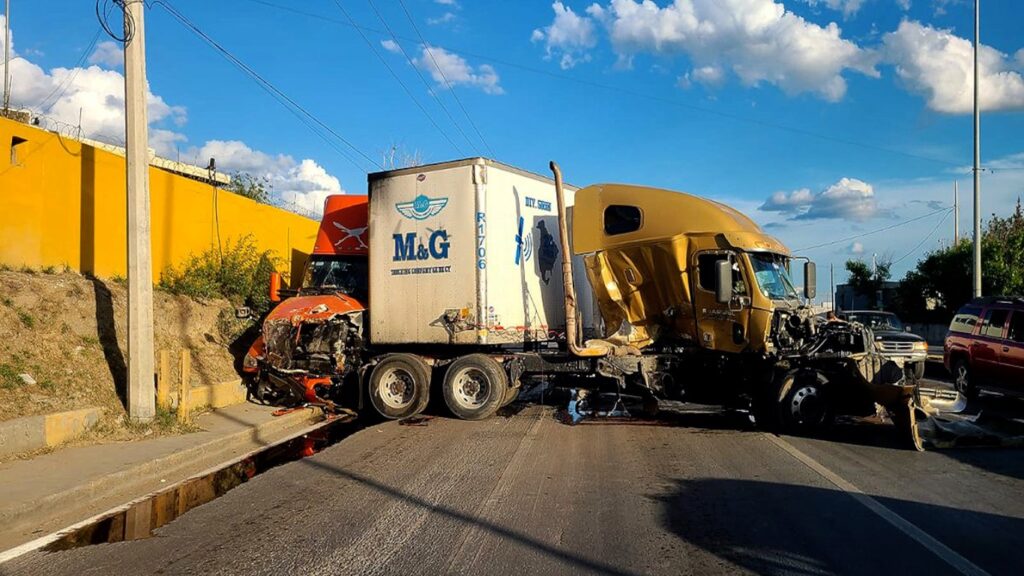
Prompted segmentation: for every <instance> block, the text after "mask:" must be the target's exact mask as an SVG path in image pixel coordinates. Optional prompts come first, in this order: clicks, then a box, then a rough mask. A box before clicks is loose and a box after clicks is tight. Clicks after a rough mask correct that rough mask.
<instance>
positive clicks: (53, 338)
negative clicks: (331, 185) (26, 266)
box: [0, 271, 238, 427]
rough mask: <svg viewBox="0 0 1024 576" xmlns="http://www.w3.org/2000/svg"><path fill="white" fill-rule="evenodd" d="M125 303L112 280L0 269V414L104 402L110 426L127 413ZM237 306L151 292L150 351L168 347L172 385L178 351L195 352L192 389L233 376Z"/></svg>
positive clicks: (2, 417) (124, 294)
mask: <svg viewBox="0 0 1024 576" xmlns="http://www.w3.org/2000/svg"><path fill="white" fill-rule="evenodd" d="M126 301H127V290H126V287H125V286H124V285H122V284H119V283H117V282H113V281H103V280H98V279H91V278H86V277H84V276H81V275H79V274H76V273H73V272H62V273H53V274H46V273H42V272H13V271H0V420H7V419H11V418H17V417H20V416H29V415H35V414H46V413H51V412H58V411H61V410H71V409H75V408H82V407H85V406H100V407H103V408H105V409H106V418H105V420H106V421H107V424H110V423H115V427H116V423H117V422H119V421H120V419H121V417H122V416H123V415H124V408H123V405H122V403H121V401H120V399H119V394H123V386H124V379H125V358H126V356H125V340H126V335H127V334H126V329H127V328H126V319H127V312H126V308H125V306H126ZM233 312H234V309H233V308H232V307H231V305H230V304H229V303H228V302H226V301H224V300H214V301H209V302H196V301H194V300H192V299H190V298H188V297H184V296H173V295H170V294H166V293H162V292H159V291H158V292H156V293H155V295H154V318H155V324H156V327H155V331H156V349H157V350H158V351H159V350H169V351H170V353H171V359H172V360H171V364H172V373H173V380H172V381H174V382H177V378H178V375H177V366H178V358H179V356H180V351H181V350H182V349H188V350H190V351H191V354H192V378H191V383H192V385H193V386H198V385H202V384H209V383H215V382H223V381H227V380H232V379H234V378H237V377H238V375H237V373H236V372H235V370H234V358H233V357H232V355H231V353H230V352H229V350H228V346H229V344H230V340H231V336H226V335H225V334H224V333H225V332H230V331H231V328H232V327H233V326H232V325H233V324H235V321H234V318H233ZM20 374H29V375H30V376H31V379H32V380H34V381H35V383H34V384H33V383H26V382H24V381H23V380H22V378H21V377H20V376H19V375H20Z"/></svg>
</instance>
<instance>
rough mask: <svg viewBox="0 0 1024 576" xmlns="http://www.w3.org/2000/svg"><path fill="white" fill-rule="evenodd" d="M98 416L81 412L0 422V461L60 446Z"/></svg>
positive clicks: (86, 410) (91, 411)
mask: <svg viewBox="0 0 1024 576" xmlns="http://www.w3.org/2000/svg"><path fill="white" fill-rule="evenodd" d="M102 414H103V410H102V409H101V408H82V409H81V410H70V411H68V412H57V413H56V414H46V415H42V416H26V417H24V418H15V419H13V420H8V421H6V422H0V458H3V457H7V456H14V455H17V454H23V453H25V452H32V451H34V450H39V449H42V448H52V447H54V446H58V445H60V444H63V443H64V442H67V441H68V440H72V439H74V438H76V437H78V436H81V435H82V433H83V432H85V431H86V430H88V429H89V428H91V427H92V426H93V425H94V424H96V422H98V421H99V419H100V416H101V415H102Z"/></svg>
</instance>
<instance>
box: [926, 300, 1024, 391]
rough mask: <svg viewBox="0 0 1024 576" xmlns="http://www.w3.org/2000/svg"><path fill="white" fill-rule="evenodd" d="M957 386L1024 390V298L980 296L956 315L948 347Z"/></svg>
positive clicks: (948, 365)
mask: <svg viewBox="0 0 1024 576" xmlns="http://www.w3.org/2000/svg"><path fill="white" fill-rule="evenodd" d="M944 361H945V364H946V369H948V370H949V371H950V373H951V374H953V381H954V383H955V384H956V389H957V390H958V391H959V392H961V393H963V394H964V395H967V396H971V395H975V394H977V393H978V391H979V390H980V389H981V388H988V389H992V390H998V391H1000V392H1004V393H1011V394H1022V393H1024V298H1019V297H1016V298H1005V297H989V298H976V299H974V300H973V301H971V302H970V303H968V304H966V305H964V306H963V307H962V308H960V310H959V311H958V312H957V313H956V316H954V317H953V322H952V323H950V325H949V332H948V333H947V334H946V345H945V347H944Z"/></svg>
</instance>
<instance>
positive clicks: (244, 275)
mask: <svg viewBox="0 0 1024 576" xmlns="http://www.w3.org/2000/svg"><path fill="white" fill-rule="evenodd" d="M273 271H274V259H273V257H272V256H271V252H270V251H269V250H267V251H264V252H260V251H259V249H258V248H257V247H256V243H255V241H254V240H253V238H252V236H244V237H242V238H241V239H239V240H238V241H237V242H234V243H232V242H231V241H230V240H228V242H227V245H226V246H225V247H224V250H223V252H221V251H218V250H216V249H212V250H207V251H205V252H203V253H202V254H198V255H193V256H191V257H190V258H189V259H188V260H187V261H186V262H185V264H184V265H183V266H182V267H181V268H180V269H178V268H168V269H167V270H165V271H164V272H163V274H161V277H160V288H161V289H163V290H165V291H167V292H170V293H172V294H180V295H185V296H190V297H192V298H195V299H197V300H203V299H207V298H218V297H221V298H225V299H227V300H228V301H230V302H231V303H232V304H234V305H236V306H237V305H245V306H248V307H250V308H251V309H252V310H253V312H254V313H255V314H256V315H257V316H258V315H261V314H263V313H264V312H266V311H267V310H269V309H270V295H269V294H268V289H267V288H268V286H269V284H270V273H271V272H273Z"/></svg>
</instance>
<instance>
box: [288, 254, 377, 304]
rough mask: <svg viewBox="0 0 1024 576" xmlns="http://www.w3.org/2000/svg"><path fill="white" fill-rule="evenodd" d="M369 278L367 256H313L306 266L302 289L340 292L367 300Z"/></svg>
mask: <svg viewBox="0 0 1024 576" xmlns="http://www.w3.org/2000/svg"><path fill="white" fill-rule="evenodd" d="M368 276H369V273H368V270H367V263H366V257H365V256H313V258H312V259H311V260H310V261H309V265H308V266H306V275H305V277H304V278H303V281H302V289H303V290H305V291H319V290H332V291H338V292H341V293H342V294H347V295H349V296H352V297H353V298H355V299H357V300H365V299H366V296H367V286H368V282H367V279H368Z"/></svg>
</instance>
